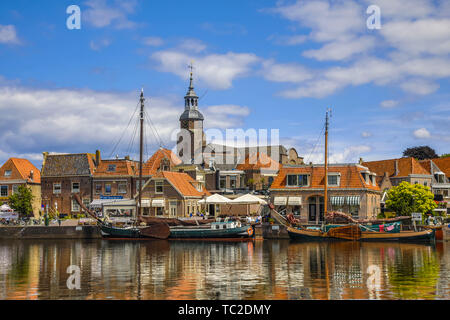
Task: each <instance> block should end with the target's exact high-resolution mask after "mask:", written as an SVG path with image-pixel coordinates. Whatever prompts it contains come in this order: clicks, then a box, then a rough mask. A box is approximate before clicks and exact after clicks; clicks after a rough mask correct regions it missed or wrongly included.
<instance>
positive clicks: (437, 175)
mask: <svg viewBox="0 0 450 320" xmlns="http://www.w3.org/2000/svg"><path fill="white" fill-rule="evenodd" d="M434 177H435V179H436V182H437V183H445V174H444V173H443V172H436V173H435V174H434Z"/></svg>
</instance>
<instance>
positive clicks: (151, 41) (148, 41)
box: [142, 37, 164, 47]
mask: <svg viewBox="0 0 450 320" xmlns="http://www.w3.org/2000/svg"><path fill="white" fill-rule="evenodd" d="M142 43H143V44H145V45H146V46H151V47H159V46H162V45H163V44H164V41H163V39H161V38H159V37H145V38H143V39H142Z"/></svg>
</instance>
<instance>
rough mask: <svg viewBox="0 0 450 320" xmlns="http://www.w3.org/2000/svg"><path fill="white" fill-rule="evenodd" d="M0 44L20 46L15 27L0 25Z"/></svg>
mask: <svg viewBox="0 0 450 320" xmlns="http://www.w3.org/2000/svg"><path fill="white" fill-rule="evenodd" d="M0 43H7V44H20V41H19V38H18V37H17V32H16V27H15V26H13V25H6V26H4V25H1V24H0Z"/></svg>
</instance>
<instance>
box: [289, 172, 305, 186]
mask: <svg viewBox="0 0 450 320" xmlns="http://www.w3.org/2000/svg"><path fill="white" fill-rule="evenodd" d="M286 181H287V186H289V187H304V186H308V175H307V174H288V175H287V179H286Z"/></svg>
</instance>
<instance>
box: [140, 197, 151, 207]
mask: <svg viewBox="0 0 450 320" xmlns="http://www.w3.org/2000/svg"><path fill="white" fill-rule="evenodd" d="M150 203H151V200H150V199H142V200H141V205H142V208H149V207H150Z"/></svg>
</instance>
